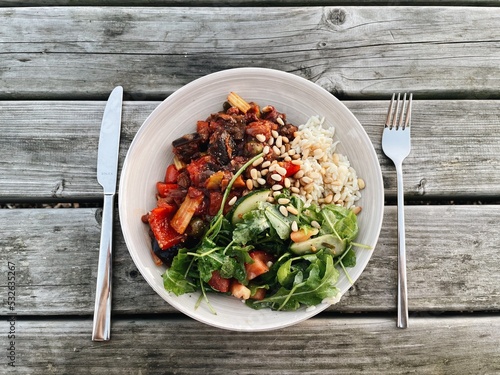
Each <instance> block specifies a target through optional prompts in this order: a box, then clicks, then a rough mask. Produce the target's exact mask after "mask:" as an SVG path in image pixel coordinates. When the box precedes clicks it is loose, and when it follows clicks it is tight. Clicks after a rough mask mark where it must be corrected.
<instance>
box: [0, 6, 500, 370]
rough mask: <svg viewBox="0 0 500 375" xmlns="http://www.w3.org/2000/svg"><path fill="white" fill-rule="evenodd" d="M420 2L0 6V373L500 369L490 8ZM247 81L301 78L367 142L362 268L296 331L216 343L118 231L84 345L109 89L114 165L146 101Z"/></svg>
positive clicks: (498, 110)
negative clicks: (338, 104)
mask: <svg viewBox="0 0 500 375" xmlns="http://www.w3.org/2000/svg"><path fill="white" fill-rule="evenodd" d="M424 3H425V4H428V3H432V2H427V1H426V2H424V1H420V0H402V1H398V2H390V1H389V2H377V1H375V0H374V1H371V0H365V1H357V2H355V4H353V2H347V1H343V0H341V1H339V2H338V3H336V4H334V5H335V6H332V3H330V2H327V1H324V0H316V1H313V2H311V3H310V4H307V2H304V1H298V0H288V1H286V2H284V1H271V2H265V1H260V0H237V1H229V0H221V1H215V2H214V1H212V0H197V1H195V0H193V1H192V2H186V1H181V0H170V1H169V0H148V1H147V2H142V1H139V0H123V1H118V0H103V1H94V0H76V1H69V0H30V1H23V2H19V1H15V0H0V6H1V7H0V127H1V133H0V145H1V147H0V201H1V203H2V207H3V208H4V209H0V228H1V229H0V230H1V233H2V235H1V236H0V269H1V273H0V278H1V281H0V293H1V299H2V304H1V306H0V314H1V315H2V319H1V320H2V322H0V327H1V328H0V332H2V333H1V334H0V343H1V344H0V347H1V352H2V355H1V356H0V373H9V374H10V373H16V374H52V373H55V374H196V373H207V374H208V373H210V374H219V373H237V374H252V375H254V374H269V373H282V374H302V373H315V374H355V373H364V374H401V373H415V374H497V373H500V348H499V343H500V315H499V313H498V312H499V310H500V272H499V271H498V270H499V265H500V252H499V249H500V235H499V229H498V228H499V224H498V222H499V219H500V212H499V208H498V203H499V202H500V199H499V195H500V133H499V129H500V89H499V87H500V69H499V65H500V8H498V7H497V6H498V2H496V1H493V0H460V1H454V2H447V3H453V4H455V6H436V7H434V6H423V5H421V4H424ZM436 4H437V5H438V4H439V3H438V2H437V1H436ZM27 5H30V6H27ZM264 5H272V6H274V7H267V6H264ZM304 5H308V6H304ZM243 66H257V67H268V68H274V69H279V70H283V71H287V72H291V73H294V74H296V75H298V76H301V77H305V78H307V79H309V80H311V81H313V82H315V83H317V84H318V85H320V86H322V87H324V88H325V89H327V90H329V91H330V92H331V93H332V94H333V95H335V96H337V97H338V98H339V99H341V100H342V101H344V103H345V104H346V105H347V106H348V107H349V108H350V109H351V110H352V112H353V113H354V114H355V115H356V116H357V118H358V119H359V121H360V122H361V124H362V125H363V126H364V128H365V129H366V131H367V133H368V134H369V136H370V138H371V139H372V141H373V145H374V147H375V149H376V151H377V153H378V155H379V159H380V164H381V166H382V170H383V176H384V184H385V190H386V207H385V215H384V224H383V228H382V232H381V236H380V240H379V243H378V245H377V247H376V249H375V251H374V253H373V257H372V259H371V261H370V263H369V264H368V267H367V268H366V271H365V272H364V273H363V275H362V276H361V278H360V279H359V280H358V282H357V283H356V284H355V285H354V286H353V287H352V289H351V290H350V291H349V292H348V293H347V295H346V296H345V297H344V298H343V300H342V301H341V302H340V303H339V304H338V305H336V306H334V307H332V308H330V309H328V310H327V311H326V312H323V313H321V314H320V315H318V316H317V317H316V318H313V319H310V320H309V321H307V322H304V323H301V324H298V325H296V326H294V327H290V328H286V329H283V330H280V331H274V332H268V333H257V334H249V333H235V332H229V331H223V330H219V329H215V328H211V327H208V326H205V325H203V324H201V323H198V322H197V321H194V320H192V319H190V318H188V317H186V316H184V315H182V314H180V313H178V312H176V311H175V310H174V309H173V308H171V307H169V305H168V304H167V303H166V302H164V301H163V300H162V299H161V298H160V297H159V296H158V295H156V294H155V293H154V292H153V290H152V289H151V288H150V287H149V286H148V285H147V284H146V282H145V281H144V280H143V278H142V276H141V275H140V273H139V272H138V270H137V268H136V267H135V265H134V263H133V262H132V259H131V257H130V256H129V254H128V251H127V249H126V246H125V244H124V242H123V237H122V235H121V231H120V227H119V222H118V218H116V227H115V229H116V230H115V238H116V241H115V242H116V245H115V246H116V247H115V254H114V275H113V285H114V296H113V317H112V320H113V323H112V333H111V335H112V338H111V341H109V342H104V343H99V342H92V341H91V339H90V338H91V329H92V314H93V307H94V293H95V278H96V271H97V253H98V248H99V233H100V215H101V208H100V206H101V204H102V190H101V187H100V186H99V185H98V183H97V181H96V158H97V143H98V135H99V129H100V123H101V117H102V114H103V110H104V106H105V100H106V99H107V96H108V95H109V92H110V91H111V90H112V88H113V87H114V86H116V85H119V84H120V85H123V87H124V89H125V102H124V107H123V127H122V143H121V155H120V166H121V163H122V162H123V159H124V156H125V153H126V151H127V148H128V146H129V144H130V142H131V140H132V139H133V137H134V135H135V133H136V131H137V130H138V128H139V126H140V125H141V124H142V122H143V121H144V120H145V119H146V117H147V116H148V114H149V113H150V112H151V111H152V110H153V109H154V108H155V107H156V106H157V105H158V104H159V102H160V101H161V100H163V99H164V98H165V97H167V96H168V95H169V94H171V93H172V92H174V91H175V90H177V89H178V88H180V87H181V86H183V85H184V84H186V83H188V82H190V81H192V80H194V79H196V78H198V77H201V76H203V75H206V74H209V73H212V72H215V71H219V70H223V69H226V68H232V67H243ZM403 91H411V92H413V93H414V98H415V102H414V112H413V130H412V147H413V149H412V153H411V155H410V156H409V157H408V158H407V159H406V162H405V164H404V176H405V197H406V203H407V209H406V225H407V227H406V229H407V235H406V239H407V250H408V278H409V285H408V293H409V306H410V328H409V329H406V330H401V329H397V328H396V304H395V300H396V263H397V260H396V252H397V244H396V207H395V191H396V184H395V182H396V181H395V171H394V168H393V165H392V163H391V162H390V161H389V160H388V159H387V158H386V157H385V156H384V155H383V153H382V152H381V148H380V141H381V135H382V124H383V122H384V120H385V113H386V110H387V106H388V102H389V98H390V95H391V94H392V92H403ZM56 204H57V205H56ZM47 205H49V206H50V207H52V208H47V207H46V206H47ZM54 205H56V206H57V207H60V206H63V207H62V208H55V207H53V206H54ZM64 206H70V207H67V208H65V207H64ZM7 207H16V208H15V209H8V208H7ZM9 267H10V269H11V272H15V280H14V279H12V276H13V274H12V273H10V272H9ZM9 277H11V279H10V280H9ZM9 282H10V284H9ZM12 291H14V292H15V300H14V299H12V297H13V294H12V293H10V294H9V292H12ZM9 297H11V298H10V299H9ZM11 302H15V305H13V304H12V303H11ZM11 307H12V309H10V308H11ZM14 335H15V337H13V336H14ZM9 336H11V337H12V338H9ZM12 365H15V367H12Z"/></svg>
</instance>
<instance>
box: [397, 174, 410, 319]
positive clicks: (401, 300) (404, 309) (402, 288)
mask: <svg viewBox="0 0 500 375" xmlns="http://www.w3.org/2000/svg"><path fill="white" fill-rule="evenodd" d="M396 175H397V185H398V194H397V195H398V322H397V326H398V328H407V327H408V295H407V288H406V242H405V241H406V238H405V212H404V189H403V171H402V166H401V164H399V165H396Z"/></svg>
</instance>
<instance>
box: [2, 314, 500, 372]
mask: <svg viewBox="0 0 500 375" xmlns="http://www.w3.org/2000/svg"><path fill="white" fill-rule="evenodd" d="M4 324H7V323H4ZM410 324H411V327H410V328H409V329H407V330H399V329H397V328H396V327H395V324H394V321H393V320H392V319H386V318H364V317H359V318H346V317H333V318H329V319H324V318H323V319H311V320H309V321H307V322H304V323H301V324H299V325H297V326H294V327H290V328H287V329H283V330H279V331H274V332H259V333H252V334H244V333H235V332H226V331H222V330H219V329H215V328H211V327H207V326H204V325H202V324H201V323H197V322H194V321H192V320H187V319H178V318H171V317H167V318H162V319H140V320H138V319H134V320H130V319H115V320H113V323H112V333H111V341H109V342H106V343H96V342H92V341H91V340H90V333H91V328H92V322H91V321H90V320H34V321H32V320H18V321H17V322H16V342H15V344H16V347H15V348H16V353H18V354H17V357H16V372H15V373H16V374H30V375H35V374H47V373H58V374H62V373H71V374H101V373H103V372H106V373H107V374H120V375H124V374H143V375H146V374H189V375H191V374H193V373H198V372H200V371H201V369H202V371H203V373H206V374H221V373H236V374H242V375H244V374H248V375H250V374H251V375H254V374H269V373H280V374H304V373H307V374H332V373H335V374H349V375H350V374H384V375H386V374H403V373H404V374H409V373H418V374H496V373H498V372H499V371H500V351H499V350H498V342H499V339H500V333H499V332H500V318H499V317H498V316H490V317H488V316H482V317H481V316H479V317H474V318H472V317H439V318H433V317H427V318H415V319H411V323H410ZM171 327H175V329H171ZM131 353H133V355H130V354H131ZM193 353H196V355H193ZM4 361H5V358H4Z"/></svg>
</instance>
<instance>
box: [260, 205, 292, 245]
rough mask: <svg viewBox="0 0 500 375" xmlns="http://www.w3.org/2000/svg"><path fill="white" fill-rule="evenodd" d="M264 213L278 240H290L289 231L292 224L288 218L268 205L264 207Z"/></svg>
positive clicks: (274, 207)
mask: <svg viewBox="0 0 500 375" xmlns="http://www.w3.org/2000/svg"><path fill="white" fill-rule="evenodd" d="M264 213H265V216H266V218H267V220H269V223H270V224H271V226H272V227H273V229H274V230H275V231H276V234H277V235H278V237H279V238H281V239H282V240H286V239H288V238H290V232H291V231H292V230H291V229H290V226H291V223H292V221H291V220H290V218H288V217H285V216H283V215H282V214H281V212H279V210H278V209H277V208H276V206H274V205H272V204H270V203H268V204H266V205H265V206H264Z"/></svg>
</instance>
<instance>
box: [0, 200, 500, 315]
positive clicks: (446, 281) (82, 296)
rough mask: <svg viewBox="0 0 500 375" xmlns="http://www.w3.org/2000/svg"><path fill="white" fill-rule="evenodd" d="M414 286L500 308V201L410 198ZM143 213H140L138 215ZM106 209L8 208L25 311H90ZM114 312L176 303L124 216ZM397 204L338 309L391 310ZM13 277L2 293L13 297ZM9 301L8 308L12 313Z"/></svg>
mask: <svg viewBox="0 0 500 375" xmlns="http://www.w3.org/2000/svg"><path fill="white" fill-rule="evenodd" d="M406 218H407V220H406V225H407V227H406V229H407V235H406V236H407V237H406V239H407V251H408V278H409V284H408V291H409V301H410V310H411V311H412V312H419V311H430V312H443V311H494V310H499V309H500V274H499V273H498V272H497V271H498V264H499V262H500V255H499V252H498V249H499V248H500V235H499V229H498V225H497V224H498V221H499V219H500V212H499V210H498V207H497V206H494V205H491V206H485V205H483V206H481V205H477V206H409V207H407V210H406ZM138 220H139V218H138ZM99 221H100V218H99V212H98V210H96V209H18V210H15V209H14V210H7V209H4V210H0V228H2V233H4V235H3V236H2V237H1V238H0V264H1V265H2V266H1V269H3V270H5V274H6V272H7V271H6V270H7V268H6V267H7V262H13V263H14V264H16V275H17V286H16V301H17V302H16V311H17V313H18V314H21V315H57V314H61V315H85V314H90V313H91V312H92V311H93V306H94V295H95V279H96V270H97V253H98V248H99V231H100V224H99ZM115 238H116V247H115V250H114V271H113V285H114V290H113V309H114V310H113V311H114V313H115V314H130V313H132V314H142V313H163V312H172V311H174V310H173V309H172V308H171V307H169V306H168V304H167V303H166V302H164V301H163V299H161V298H160V297H159V296H157V295H156V293H155V292H154V291H153V290H152V289H151V288H150V287H149V285H148V284H147V283H146V282H145V281H144V279H143V278H142V276H141V275H140V274H139V273H138V271H137V268H136V267H135V265H134V264H133V262H132V260H131V258H130V255H129V254H128V251H127V249H126V247H125V244H124V242H123V237H122V235H121V232H120V228H119V224H118V223H116V231H115ZM396 238H397V231H396V209H395V207H387V209H386V213H385V217H384V224H383V228H382V232H381V236H380V241H379V244H378V246H377V248H376V249H375V251H374V254H373V256H372V259H371V260H370V263H369V264H368V267H367V268H366V270H365V272H364V274H363V275H362V276H361V278H360V279H359V280H358V281H357V283H356V284H355V285H354V287H353V288H352V289H351V290H350V291H349V292H348V293H347V294H346V295H345V296H344V298H343V299H342V300H341V302H340V303H339V304H338V305H336V306H334V307H332V308H331V309H330V311H340V312H360V311H365V312H366V311H375V312H377V311H378V312H380V311H382V312H393V311H394V310H395V299H396V278H397V277H396V266H397V259H396V253H397V241H396ZM6 285H7V283H6V281H5V280H4V281H3V282H2V283H0V293H1V296H2V299H3V300H6V297H7V290H6ZM8 312H9V310H8V305H7V303H3V304H1V306H0V314H6V313H8Z"/></svg>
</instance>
